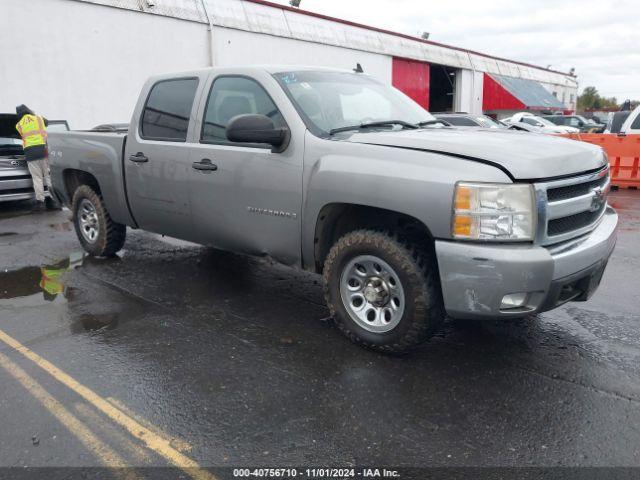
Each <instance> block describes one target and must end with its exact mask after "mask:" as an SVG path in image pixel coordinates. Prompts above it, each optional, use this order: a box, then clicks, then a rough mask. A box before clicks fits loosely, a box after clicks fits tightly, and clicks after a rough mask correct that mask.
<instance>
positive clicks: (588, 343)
mask: <svg viewBox="0 0 640 480" xmlns="http://www.w3.org/2000/svg"><path fill="white" fill-rule="evenodd" d="M610 203H611V204H612V205H613V206H614V207H615V208H616V209H617V210H618V212H619V214H620V218H621V224H620V231H619V239H618V244H617V247H616V250H615V252H614V254H613V256H612V258H611V260H610V262H609V266H608V268H607V271H606V272H605V275H604V278H603V280H602V285H601V287H600V289H599V291H598V292H597V293H596V295H595V296H594V297H593V298H592V299H591V300H590V301H589V302H586V303H571V304H567V305H565V306H563V307H561V308H559V309H557V310H555V311H552V312H547V313H544V314H541V315H538V316H533V317H530V318H528V319H526V320H521V321H495V322H493V321H492V322H483V323H478V322H452V321H449V322H447V324H446V325H445V327H444V328H443V329H442V331H441V332H439V333H438V334H437V335H436V336H435V337H434V338H433V339H432V340H431V341H429V342H428V343H427V344H425V345H424V346H423V347H422V348H420V349H418V350H417V351H415V352H413V353H412V354H410V355H407V356H403V357H390V356H384V355H380V354H377V353H372V352H370V351H366V350H363V349H361V348H358V347H356V346H355V345H352V344H351V343H350V342H349V341H348V340H346V339H345V338H343V337H342V336H341V335H340V334H339V332H338V331H337V329H336V328H334V327H333V326H332V324H331V322H330V321H329V319H328V318H327V317H328V312H327V309H326V308H325V306H324V301H323V297H322V289H321V285H320V278H319V277H318V276H316V275H312V274H309V273H305V272H300V271H296V270H293V269H290V268H286V267H283V266H280V265H276V264H273V263H271V262H270V261H269V260H267V259H256V258H249V257H244V256H238V255H233V254H229V253H223V252H218V251H214V250H211V249H207V248H204V247H200V246H197V245H192V244H188V243H184V242H180V241H176V240H172V239H167V238H162V237H160V236H158V235H154V234H150V233H146V232H140V231H132V230H129V231H128V237H127V243H126V246H125V250H124V251H123V252H122V253H121V254H120V256H119V257H118V258H114V259H93V258H88V257H85V256H83V254H82V252H81V251H80V247H79V243H78V242H77V240H76V237H75V233H74V232H73V228H72V226H71V223H70V222H69V220H68V216H69V212H68V211H62V212H55V213H51V212H43V213H31V212H30V206H29V205H28V204H26V205H25V204H12V205H1V204H0V330H1V331H3V332H5V334H6V335H9V336H10V337H11V338H13V339H16V340H17V341H18V342H20V343H21V344H22V345H25V346H27V347H28V348H29V349H30V350H32V351H33V352H35V353H36V354H37V355H39V356H40V357H42V358H44V359H46V360H47V361H49V362H51V363H52V364H53V365H55V366H56V367H57V368H59V369H61V370H63V371H64V372H66V373H67V374H68V375H70V376H71V377H72V378H73V379H75V380H76V381H77V382H79V383H81V384H82V385H84V386H86V387H88V388H90V389H91V390H93V391H94V392H95V393H96V394H97V395H99V396H100V397H102V398H104V399H107V400H108V401H109V402H111V403H112V404H113V405H116V406H118V408H120V409H121V410H122V411H125V412H128V414H129V415H130V416H131V417H132V418H135V419H137V420H138V421H139V422H140V423H141V424H143V425H145V426H149V428H151V429H153V430H154V431H157V432H158V434H159V435H161V436H163V438H168V439H170V441H171V445H173V446H174V447H175V448H176V449H177V450H179V451H180V452H183V453H184V454H185V455H187V456H188V457H189V458H191V459H193V460H194V461H196V462H197V463H198V464H199V465H201V466H273V467H283V466H301V465H323V466H349V465H381V466H426V465H429V466H529V465H530V466H640V308H639V300H638V290H639V288H638V287H640V280H639V278H640V192H638V191H634V190H621V191H618V192H614V193H613V194H612V197H611V199H610ZM0 355H4V356H5V357H6V358H7V359H8V361H10V362H12V363H13V364H15V365H17V366H18V367H19V368H21V369H23V371H24V372H25V373H26V374H28V375H29V376H30V377H31V378H32V379H33V380H35V381H36V382H37V383H38V384H39V385H40V387H41V388H42V389H44V390H45V391H46V392H48V394H50V396H51V397H53V398H54V399H55V400H56V401H57V402H59V405H62V406H64V408H66V409H67V411H68V412H70V413H71V414H72V415H74V416H75V417H76V418H77V419H79V420H80V421H81V422H82V423H83V424H84V425H86V426H87V428H88V429H89V430H90V431H91V432H93V434H94V435H95V437H96V438H97V439H98V440H99V441H100V442H103V444H104V446H106V447H108V449H110V450H111V451H112V453H113V454H115V455H116V457H117V458H120V459H121V460H122V461H123V462H124V464H126V465H136V466H141V465H144V466H150V465H158V466H163V465H167V464H168V462H167V460H166V458H164V457H162V456H160V455H158V454H157V452H155V451H153V450H152V449H148V448H145V446H144V445H143V444H141V442H139V441H138V440H136V439H135V438H132V437H131V436H130V435H129V434H128V433H127V432H126V431H125V430H124V429H123V428H122V427H121V426H119V425H117V424H114V423H113V422H112V421H110V419H108V418H106V417H105V416H104V415H102V414H101V412H99V411H98V410H97V409H96V408H95V406H93V405H91V404H90V403H89V402H86V401H85V400H84V399H83V398H81V397H80V396H78V395H77V394H76V393H74V392H73V391H72V390H70V389H69V388H67V386H65V385H63V384H62V383H61V382H60V381H58V380H57V379H56V378H54V377H53V376H51V375H49V374H48V373H47V372H45V371H44V370H43V369H41V368H39V367H38V366H37V365H35V364H34V363H33V362H32V361H30V360H29V359H27V358H25V357H24V355H22V354H21V353H20V352H17V351H16V350H15V349H13V348H11V347H9V346H7V345H6V344H5V343H1V342H0ZM0 358H1V357H0ZM0 389H1V391H0V466H2V467H7V466H15V467H21V466H100V465H102V464H103V463H104V461H105V460H104V458H105V457H104V456H102V457H101V455H100V454H96V450H92V449H91V448H88V447H87V444H86V443H83V442H82V441H81V440H79V437H78V435H74V434H73V428H70V427H69V425H67V424H65V422H63V421H60V420H59V419H58V418H57V417H56V416H55V415H54V414H53V413H52V410H51V409H50V408H45V406H43V404H42V403H41V402H39V401H38V400H37V398H35V397H34V395H33V393H32V392H31V391H30V390H29V389H27V388H25V386H24V385H23V384H21V383H19V382H18V381H17V380H16V378H15V376H12V375H11V374H10V372H9V371H7V369H6V368H3V366H2V364H0ZM97 451H98V452H100V451H101V450H97ZM104 451H105V450H104V449H103V450H102V452H104Z"/></svg>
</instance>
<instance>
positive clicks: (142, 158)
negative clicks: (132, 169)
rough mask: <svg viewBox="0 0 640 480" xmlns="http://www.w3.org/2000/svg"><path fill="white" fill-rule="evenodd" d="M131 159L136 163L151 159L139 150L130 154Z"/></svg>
mask: <svg viewBox="0 0 640 480" xmlns="http://www.w3.org/2000/svg"><path fill="white" fill-rule="evenodd" d="M129 160H131V161H132V162H136V163H145V162H148V161H149V158H147V157H146V156H145V155H144V153H142V152H138V153H136V154H135V155H129Z"/></svg>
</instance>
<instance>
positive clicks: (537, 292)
mask: <svg viewBox="0 0 640 480" xmlns="http://www.w3.org/2000/svg"><path fill="white" fill-rule="evenodd" d="M436 122H438V120H436V119H435V118H434V117H433V116H432V115H431V114H429V112H427V111H426V110H424V109H423V108H422V107H420V106H419V105H418V104H417V103H415V102H414V101H413V100H411V99H409V98H408V97H407V96H405V95H404V94H402V93H400V92H399V91H398V90H395V89H393V88H392V87H390V86H388V85H386V84H383V83H381V82H378V81H377V80H375V79H373V78H372V77H369V76H367V75H364V74H361V73H354V72H350V71H339V70H332V69H317V68H296V67H291V66H285V67H237V68H234V67H228V68H213V69H211V68H210V69H204V70H197V71H191V72H186V73H185V72H183V73H179V74H170V75H160V76H156V77H152V78H151V79H149V80H148V81H147V82H146V84H145V85H144V87H143V89H142V91H141V93H140V96H139V99H138V102H137V105H136V107H135V109H134V113H133V118H132V120H131V123H130V125H129V131H128V133H126V134H125V133H120V132H95V131H94V132H91V131H89V132H54V133H52V134H51V135H50V138H49V144H50V149H51V150H52V156H51V158H52V161H51V169H52V175H53V182H54V190H55V193H56V195H57V196H58V197H59V198H60V200H62V201H63V202H64V203H65V204H67V205H70V206H71V209H72V216H73V223H74V225H75V229H76V232H77V235H78V239H79V241H80V243H81V244H82V246H83V248H84V249H85V250H86V251H87V252H89V253H90V254H92V255H97V256H103V255H113V254H115V253H116V252H117V251H118V250H120V249H121V248H122V247H123V245H124V243H125V237H126V227H127V226H131V227H135V228H140V229H143V230H149V231H152V232H157V233H160V234H164V235H168V236H173V237H178V238H181V239H184V240H190V241H193V242H197V243H201V244H206V245H210V246H212V247H215V248H219V249H223V250H230V251H234V252H239V253H245V254H251V255H265V256H269V257H271V258H273V259H275V260H276V261H279V262H282V263H284V264H288V265H293V266H296V267H299V268H304V269H307V270H310V271H313V272H317V273H321V274H322V275H323V278H324V289H325V297H326V301H327V304H328V306H329V309H330V311H331V314H332V316H333V317H334V319H335V323H336V324H337V326H338V327H339V328H340V330H342V331H343V332H344V333H345V334H346V335H347V336H348V337H349V338H350V339H352V340H353V341H355V342H357V343H359V344H361V345H364V346H366V347H369V348H373V349H377V350H381V351H384V352H400V351H405V350H407V349H409V348H411V347H413V346H415V345H417V344H419V343H420V342H422V341H424V340H426V339H427V338H429V337H430V336H431V335H432V334H433V333H434V331H435V330H436V329H437V328H438V327H439V326H440V324H441V323H442V322H443V320H444V318H445V316H446V315H447V314H448V315H449V316H451V317H453V318H465V319H466V318H470V319H500V318H503V319H505V318H521V317H526V316H528V315H531V314H533V313H536V312H541V311H545V310H549V309H552V308H555V307H557V306H558V305H561V304H563V303H565V302H568V301H585V300H587V299H588V298H589V297H590V295H591V294H592V293H593V292H594V291H595V289H596V288H597V286H598V283H599V282H600V278H601V277H602V273H603V271H604V268H605V266H606V264H607V260H608V258H609V256H610V254H611V252H612V250H613V247H614V244H615V241H616V225H617V221H618V217H617V214H616V213H615V212H614V211H613V210H612V209H611V208H609V207H608V206H607V199H606V198H607V192H608V189H609V167H608V162H607V158H606V156H605V155H604V152H603V151H602V149H601V148H600V147H597V146H594V145H591V144H588V143H583V142H576V141H573V140H567V139H564V138H557V137H552V136H543V135H528V134H517V133H515V134H514V132H506V131H503V130H499V129H466V130H465V129H456V128H435V127H434V125H435V124H436ZM292 288H295V286H294V287H292Z"/></svg>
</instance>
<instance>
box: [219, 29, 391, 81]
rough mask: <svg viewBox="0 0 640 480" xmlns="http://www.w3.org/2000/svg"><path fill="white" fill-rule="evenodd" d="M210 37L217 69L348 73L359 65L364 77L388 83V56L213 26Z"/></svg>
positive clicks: (389, 72) (389, 67)
mask: <svg viewBox="0 0 640 480" xmlns="http://www.w3.org/2000/svg"><path fill="white" fill-rule="evenodd" d="M213 34H214V35H213V39H214V40H213V42H214V46H215V50H214V60H215V64H216V65H218V66H229V65H256V64H257V65H267V64H277V65H313V66H324V67H334V68H343V69H348V70H351V69H353V68H355V66H356V64H357V63H360V65H362V68H363V69H364V71H365V73H366V74H368V75H371V76H373V77H375V78H377V79H379V80H380V81H383V82H385V83H391V72H392V62H393V59H392V57H390V56H388V55H380V54H377V53H370V52H363V51H362V50H354V49H350V48H342V47H335V46H332V45H322V44H319V43H313V42H303V41H300V40H294V39H291V38H283V37H276V36H272V35H265V34H260V33H254V32H247V31H243V30H234V29H230V28H222V27H214V30H213Z"/></svg>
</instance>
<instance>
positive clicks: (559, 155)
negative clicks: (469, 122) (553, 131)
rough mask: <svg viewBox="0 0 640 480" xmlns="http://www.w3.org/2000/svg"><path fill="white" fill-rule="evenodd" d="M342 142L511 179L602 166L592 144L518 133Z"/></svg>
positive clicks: (402, 133) (385, 136)
mask: <svg viewBox="0 0 640 480" xmlns="http://www.w3.org/2000/svg"><path fill="white" fill-rule="evenodd" d="M346 140H347V141H349V142H353V143H364V144H370V145H380V146H386V147H392V148H401V149H409V150H423V151H426V152H435V153H442V154H444V155H453V156H456V157H462V158H466V159H468V160H472V161H477V162H481V163H487V164H491V165H494V166H496V167H497V168H500V169H501V170H503V171H505V172H507V173H508V174H509V175H510V176H511V177H512V178H513V179H514V180H535V179H541V178H552V177H562V176H568V175H576V174H579V173H582V172H587V171H590V170H596V169H598V168H601V167H603V166H604V165H605V157H604V155H603V152H602V149H601V148H600V147H597V146H595V145H591V144H589V143H585V142H579V141H576V140H568V139H565V138H559V137H553V136H548V135H543V134H535V133H528V132H518V131H505V130H496V129H477V130H468V129H467V130H457V129H455V128H424V129H420V130H394V131H383V132H381V131H376V132H368V133H355V134H353V135H351V136H350V137H349V138H347V139H346Z"/></svg>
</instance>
